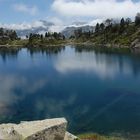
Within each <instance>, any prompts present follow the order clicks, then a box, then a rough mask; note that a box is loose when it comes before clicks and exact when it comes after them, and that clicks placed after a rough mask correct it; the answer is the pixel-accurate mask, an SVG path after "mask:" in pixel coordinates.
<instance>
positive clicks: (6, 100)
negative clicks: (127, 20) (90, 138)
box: [0, 46, 140, 134]
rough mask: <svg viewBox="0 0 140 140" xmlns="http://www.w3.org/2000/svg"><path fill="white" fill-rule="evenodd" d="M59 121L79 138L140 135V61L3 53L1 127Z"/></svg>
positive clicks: (70, 52) (62, 52) (83, 53)
mask: <svg viewBox="0 0 140 140" xmlns="http://www.w3.org/2000/svg"><path fill="white" fill-rule="evenodd" d="M55 117H66V118H67V120H68V121H69V128H68V129H69V131H70V132H73V133H74V134H79V133H83V132H84V133H85V132H98V133H101V134H110V133H130V134H135V133H139V132H140V56H139V55H133V54H129V53H124V54H123V53H105V52H100V51H94V50H86V49H84V50H82V49H76V48H75V47H74V46H65V47H62V48H55V49H48V50H45V49H26V48H23V49H20V50H4V49H3V50H0V123H8V122H13V123H18V122H20V121H25V120H28V121H30V120H38V119H46V118H55Z"/></svg>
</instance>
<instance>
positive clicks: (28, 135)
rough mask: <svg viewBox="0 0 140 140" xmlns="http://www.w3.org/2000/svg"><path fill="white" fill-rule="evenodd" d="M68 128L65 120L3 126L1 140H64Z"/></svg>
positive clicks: (0, 127) (0, 126) (1, 126)
mask: <svg viewBox="0 0 140 140" xmlns="http://www.w3.org/2000/svg"><path fill="white" fill-rule="evenodd" d="M66 127H67V121H66V119H65V118H58V119H47V120H42V121H32V122H22V123H21V124H18V125H17V124H2V125H0V140H64V137H65V133H66ZM68 140H69V139H68Z"/></svg>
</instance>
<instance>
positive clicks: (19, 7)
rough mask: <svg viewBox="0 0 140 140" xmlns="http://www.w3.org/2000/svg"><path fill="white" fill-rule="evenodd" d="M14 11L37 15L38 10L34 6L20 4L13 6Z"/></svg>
mask: <svg viewBox="0 0 140 140" xmlns="http://www.w3.org/2000/svg"><path fill="white" fill-rule="evenodd" d="M13 8H14V10H16V11H18V12H23V13H27V14H30V15H33V16H34V15H36V14H37V13H38V8H37V7H36V6H28V5H26V4H23V3H20V4H14V5H13Z"/></svg>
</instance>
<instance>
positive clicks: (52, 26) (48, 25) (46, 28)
mask: <svg viewBox="0 0 140 140" xmlns="http://www.w3.org/2000/svg"><path fill="white" fill-rule="evenodd" d="M0 27H2V28H5V29H13V30H15V31H16V32H17V34H18V36H19V37H21V38H25V37H26V35H29V34H30V33H36V34H43V35H44V34H45V33H46V32H61V33H62V34H63V35H64V36H65V37H66V38H69V37H70V36H73V35H74V31H75V30H77V29H82V32H88V31H94V29H95V26H94V25H89V24H88V23H86V22H73V23H72V24H70V25H61V24H59V25H57V24H56V23H53V22H48V21H45V20H39V21H35V22H32V23H21V24H11V25H8V24H0Z"/></svg>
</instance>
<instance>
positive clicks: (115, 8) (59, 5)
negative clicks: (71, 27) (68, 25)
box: [52, 0, 140, 18]
mask: <svg viewBox="0 0 140 140" xmlns="http://www.w3.org/2000/svg"><path fill="white" fill-rule="evenodd" d="M52 9H53V10H54V11H56V12H57V13H59V14H61V15H63V16H70V17H71V16H77V17H78V16H81V17H87V16H88V17H94V18H121V17H134V16H135V15H136V13H137V12H139V11H140V2H134V1H132V0H123V1H118V0H78V1H74V0H55V1H54V3H53V4H52Z"/></svg>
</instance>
